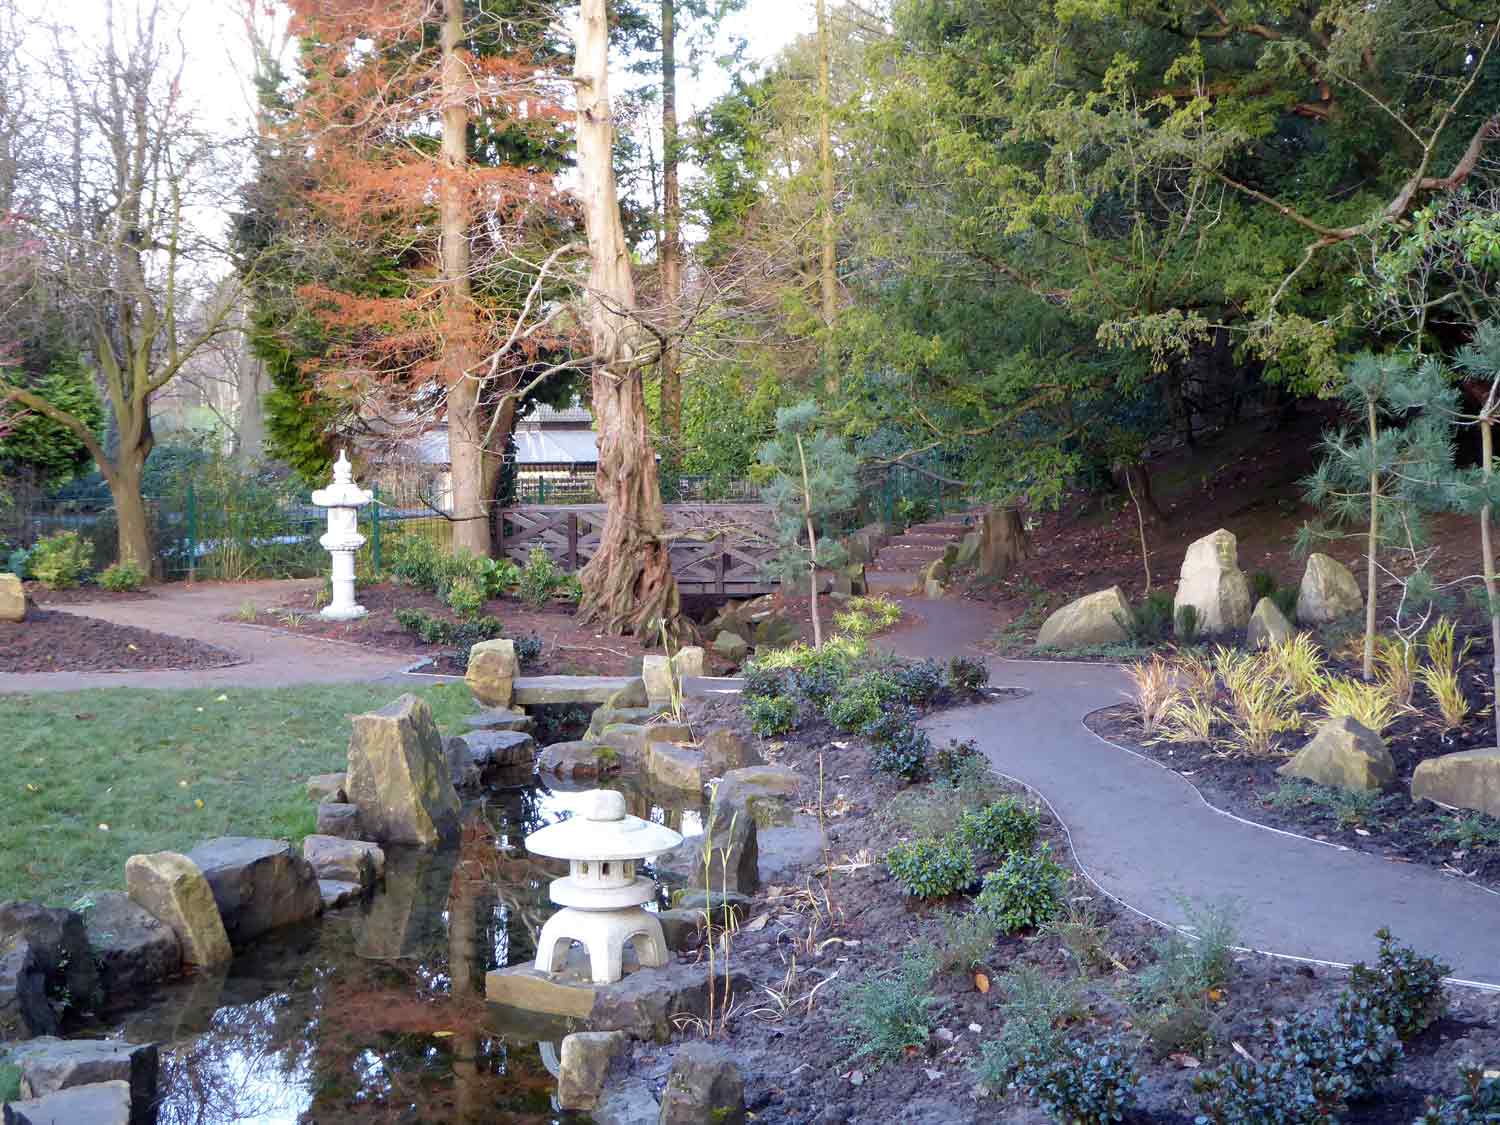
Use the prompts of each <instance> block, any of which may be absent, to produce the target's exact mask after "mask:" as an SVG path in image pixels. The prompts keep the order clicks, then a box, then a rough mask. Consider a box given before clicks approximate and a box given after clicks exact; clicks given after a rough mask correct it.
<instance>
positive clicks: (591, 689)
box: [511, 676, 638, 707]
mask: <svg viewBox="0 0 1500 1125" xmlns="http://www.w3.org/2000/svg"><path fill="white" fill-rule="evenodd" d="M636 679H638V677H636V676H517V677H516V679H515V682H514V683H513V684H512V685H511V690H512V695H513V699H514V702H515V703H516V704H517V705H518V706H522V707H535V706H538V705H540V704H544V703H606V702H608V701H609V697H610V696H612V695H614V693H615V692H617V691H620V690H621V689H623V688H626V687H629V686H630V684H631V683H632V682H633V681H634V680H636Z"/></svg>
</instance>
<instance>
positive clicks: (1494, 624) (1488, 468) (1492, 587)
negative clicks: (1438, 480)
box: [1479, 391, 1500, 750]
mask: <svg viewBox="0 0 1500 1125" xmlns="http://www.w3.org/2000/svg"><path fill="white" fill-rule="evenodd" d="M1493 393H1494V392H1493V391H1491V395H1492V396H1493ZM1494 425H1495V424H1494V422H1492V421H1491V420H1490V417H1489V413H1488V408H1487V409H1486V413H1485V415H1484V417H1482V418H1480V420H1479V438H1480V441H1481V442H1482V452H1481V455H1482V456H1483V458H1484V480H1485V485H1486V489H1488V485H1489V480H1490V477H1491V475H1492V474H1493V472H1494V464H1495V433H1494ZM1486 494H1488V493H1486ZM1479 545H1480V550H1481V552H1482V553H1483V555H1484V592H1485V597H1486V600H1487V601H1488V602H1489V613H1490V660H1491V666H1490V684H1491V685H1492V686H1493V685H1495V684H1500V598H1497V597H1496V593H1497V591H1496V582H1495V542H1494V537H1493V534H1492V533H1491V530H1490V505H1489V504H1488V503H1486V504H1485V505H1484V506H1483V507H1482V508H1480V509H1479ZM1494 726H1495V748H1496V749H1497V750H1500V709H1497V711H1496V714H1495V718H1494Z"/></svg>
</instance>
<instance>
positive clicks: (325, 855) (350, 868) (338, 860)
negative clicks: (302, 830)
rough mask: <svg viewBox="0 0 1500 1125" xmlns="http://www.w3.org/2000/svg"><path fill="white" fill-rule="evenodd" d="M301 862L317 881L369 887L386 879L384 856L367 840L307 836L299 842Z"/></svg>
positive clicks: (382, 852)
mask: <svg viewBox="0 0 1500 1125" xmlns="http://www.w3.org/2000/svg"><path fill="white" fill-rule="evenodd" d="M302 858H303V859H305V860H307V862H308V863H309V864H310V865H311V866H312V869H313V871H314V872H315V873H316V875H317V877H318V879H319V880H320V881H325V880H333V881H335V882H343V883H358V884H359V885H360V886H361V887H370V886H373V885H374V884H375V883H376V882H378V881H379V880H380V879H381V878H382V877H383V876H384V875H385V852H384V851H382V850H381V849H380V847H378V846H377V845H375V844H372V843H369V842H368V841H366V840H341V839H339V838H338V837H337V836H308V837H307V838H306V839H304V840H303V841H302Z"/></svg>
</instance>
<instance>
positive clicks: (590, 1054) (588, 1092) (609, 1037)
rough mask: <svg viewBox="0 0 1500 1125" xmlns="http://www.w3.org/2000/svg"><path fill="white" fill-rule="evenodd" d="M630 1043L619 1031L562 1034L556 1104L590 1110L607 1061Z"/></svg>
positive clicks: (601, 1085) (600, 1087) (595, 1102)
mask: <svg viewBox="0 0 1500 1125" xmlns="http://www.w3.org/2000/svg"><path fill="white" fill-rule="evenodd" d="M629 1045H630V1036H628V1035H626V1034H625V1033H624V1032H623V1031H577V1032H574V1033H573V1034H572V1035H568V1036H565V1037H564V1038H563V1041H562V1050H561V1051H559V1052H558V1054H559V1066H558V1071H557V1104H558V1105H560V1106H561V1107H562V1108H563V1109H570V1110H590V1109H593V1108H594V1107H595V1106H597V1105H598V1104H599V1097H600V1095H601V1094H602V1093H603V1091H604V1079H605V1078H606V1077H607V1076H608V1074H609V1068H610V1065H611V1064H612V1063H613V1062H614V1061H615V1059H616V1058H617V1057H618V1056H619V1055H620V1054H621V1052H623V1051H624V1050H625V1048H626V1047H628V1046H629Z"/></svg>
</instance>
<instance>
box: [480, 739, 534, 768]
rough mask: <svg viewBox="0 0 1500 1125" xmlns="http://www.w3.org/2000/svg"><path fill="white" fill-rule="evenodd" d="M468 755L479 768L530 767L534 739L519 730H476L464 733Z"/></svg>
mask: <svg viewBox="0 0 1500 1125" xmlns="http://www.w3.org/2000/svg"><path fill="white" fill-rule="evenodd" d="M464 742H465V743H466V744H467V745H468V747H469V755H470V757H472V758H473V760H474V764H475V765H476V766H478V767H479V768H480V769H481V770H486V769H498V768H500V767H503V766H526V767H527V768H528V769H529V768H530V767H531V763H532V761H533V759H534V758H535V757H536V739H534V738H532V737H531V735H529V734H527V733H526V732H525V731H520V730H476V731H470V732H469V733H468V734H466V735H464Z"/></svg>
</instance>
